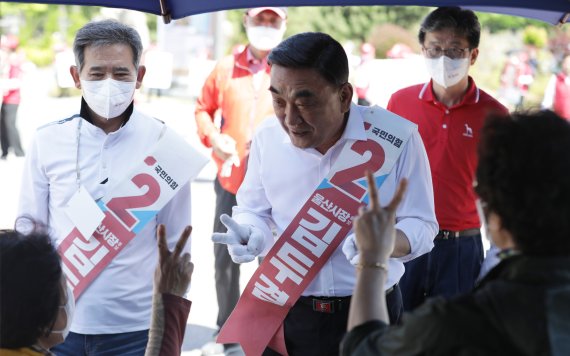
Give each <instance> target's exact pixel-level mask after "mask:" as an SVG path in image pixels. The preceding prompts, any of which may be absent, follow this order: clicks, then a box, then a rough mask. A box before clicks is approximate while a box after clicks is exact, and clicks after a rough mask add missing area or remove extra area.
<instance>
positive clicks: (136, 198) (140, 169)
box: [58, 129, 208, 299]
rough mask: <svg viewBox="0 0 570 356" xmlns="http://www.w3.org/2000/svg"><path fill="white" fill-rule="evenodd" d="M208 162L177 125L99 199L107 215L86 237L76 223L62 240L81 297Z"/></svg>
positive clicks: (64, 260)
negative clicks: (179, 134) (174, 129)
mask: <svg viewBox="0 0 570 356" xmlns="http://www.w3.org/2000/svg"><path fill="white" fill-rule="evenodd" d="M207 162H208V158H207V157H205V156H204V155H202V154H200V153H198V152H197V151H196V150H195V149H194V148H192V147H191V146H190V145H188V144H187V143H186V142H185V141H184V139H182V138H181V137H180V136H178V135H176V134H175V133H173V132H172V130H170V129H167V130H166V131H165V132H164V134H163V135H162V137H161V138H160V139H159V141H158V142H157V143H156V144H155V145H154V147H152V148H151V150H150V153H149V154H148V155H147V156H145V158H144V160H143V161H142V162H140V163H139V164H137V166H136V167H135V168H134V169H133V170H132V171H131V172H130V173H129V175H128V177H127V178H126V179H125V180H123V181H122V182H121V183H119V184H118V185H117V186H116V187H115V188H113V190H111V191H110V192H109V193H108V194H107V195H105V196H104V197H103V198H102V199H101V200H99V201H98V202H97V205H98V206H99V208H100V209H101V210H102V211H103V213H104V214H105V217H104V218H103V221H102V222H101V223H100V224H99V226H98V227H97V229H96V230H95V232H94V233H93V235H92V236H91V237H90V238H86V237H85V236H83V235H82V234H81V232H79V230H78V229H77V228H76V227H74V228H72V230H71V232H70V233H69V234H68V235H67V236H66V237H65V238H64V239H63V241H62V242H61V244H60V245H59V247H58V251H59V254H60V255H61V258H62V268H63V271H64V272H65V275H66V277H67V281H68V282H69V285H70V286H71V288H72V289H73V295H74V296H75V299H78V298H79V296H80V295H81V293H83V292H84V291H85V289H86V288H87V287H88V286H89V285H90V284H91V282H92V281H93V280H95V278H97V276H98V275H99V274H100V273H101V272H102V271H103V270H104V269H105V267H107V265H108V264H109V263H110V262H111V261H112V260H113V258H114V257H115V256H117V255H118V254H119V252H121V250H122V249H123V248H124V247H125V246H126V245H127V244H128V243H129V242H130V241H131V240H132V239H133V238H134V237H135V236H136V234H137V233H138V232H140V231H141V230H142V229H143V227H144V226H145V225H146V224H147V223H148V222H149V221H150V220H152V219H153V218H154V217H155V215H156V214H157V213H158V212H159V211H160V210H161V209H162V208H163V207H164V206H165V205H166V204H167V203H168V202H169V201H170V200H171V199H172V198H173V197H174V196H175V195H176V193H177V192H178V191H179V190H180V189H181V187H182V186H184V184H186V183H187V182H189V181H190V179H192V178H194V177H195V176H196V175H198V173H199V172H200V170H201V169H202V167H204V165H205V164H206V163H207ZM148 278H152V276H149V277H148Z"/></svg>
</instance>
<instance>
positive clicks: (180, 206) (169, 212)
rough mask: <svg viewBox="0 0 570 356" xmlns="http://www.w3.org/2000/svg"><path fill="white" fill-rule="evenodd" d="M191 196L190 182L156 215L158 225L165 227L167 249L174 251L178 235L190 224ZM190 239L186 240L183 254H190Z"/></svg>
mask: <svg viewBox="0 0 570 356" xmlns="http://www.w3.org/2000/svg"><path fill="white" fill-rule="evenodd" d="M190 203H191V195H190V182H188V183H186V184H184V186H182V187H181V188H180V191H178V193H176V195H175V196H174V197H173V198H172V199H171V200H170V201H169V202H168V204H166V205H165V206H164V208H162V209H161V210H160V211H159V212H158V214H157V226H158V224H164V226H165V227H166V240H167V241H168V248H169V249H170V250H173V249H174V246H175V245H176V242H177V241H178V238H179V237H180V234H181V233H182V231H183V230H184V228H185V227H186V226H187V225H190V224H191V208H190ZM190 246H191V238H190V239H188V242H187V243H186V246H185V247H184V252H188V253H190Z"/></svg>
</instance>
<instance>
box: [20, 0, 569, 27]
mask: <svg viewBox="0 0 570 356" xmlns="http://www.w3.org/2000/svg"><path fill="white" fill-rule="evenodd" d="M10 2H22V3H44V4H63V5H88V6H106V7H117V8H123V9H131V10H137V11H143V12H148V13H151V14H156V15H161V16H163V18H164V22H166V23H168V22H170V19H171V18H172V19H180V18H183V17H186V16H190V15H195V14H200V13H205V12H213V11H219V10H228V9H240V8H249V7H258V6H372V5H396V6H462V7H467V8H470V9H472V10H475V11H485V12H494V13H499V14H507V15H515V16H522V17H527V18H532V19H538V20H542V21H545V22H548V23H551V24H564V23H566V22H568V19H569V18H570V0H459V1H457V0H425V1H422V0H39V1H37V0H33V1H28V0H15V1H12V0H10Z"/></svg>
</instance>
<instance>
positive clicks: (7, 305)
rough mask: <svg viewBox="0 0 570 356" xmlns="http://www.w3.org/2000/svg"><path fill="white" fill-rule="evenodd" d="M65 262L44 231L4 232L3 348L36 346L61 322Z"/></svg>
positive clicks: (0, 243) (0, 235)
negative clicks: (59, 320)
mask: <svg viewBox="0 0 570 356" xmlns="http://www.w3.org/2000/svg"><path fill="white" fill-rule="evenodd" d="M61 276H62V270H61V260H60V258H59V255H58V253H57V251H56V249H55V247H54V246H53V244H52V242H51V239H50V237H49V235H48V234H47V233H46V232H44V231H43V229H41V228H37V229H36V230H34V231H32V232H31V233H30V234H27V235H24V234H22V233H20V232H18V231H15V230H0V347H1V348H7V349H16V348H20V347H26V346H31V345H33V344H34V343H35V342H36V341H37V340H38V338H40V337H41V336H45V335H47V334H48V333H49V332H50V331H51V329H52V328H53V325H54V323H55V321H56V319H57V314H58V311H59V305H60V297H61V287H60V286H61Z"/></svg>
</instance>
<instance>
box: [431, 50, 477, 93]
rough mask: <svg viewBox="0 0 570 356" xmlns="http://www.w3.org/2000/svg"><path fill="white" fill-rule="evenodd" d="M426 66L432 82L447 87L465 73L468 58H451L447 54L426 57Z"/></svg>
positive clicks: (456, 81)
mask: <svg viewBox="0 0 570 356" xmlns="http://www.w3.org/2000/svg"><path fill="white" fill-rule="evenodd" d="M425 62H426V67H427V70H428V72H429V75H430V76H431V78H432V79H433V81H434V82H436V83H437V84H439V85H441V86H442V87H444V88H449V87H451V86H453V85H455V84H457V83H459V81H460V80H461V79H463V78H465V76H466V75H467V71H468V70H469V62H470V58H459V59H451V58H449V57H447V56H441V57H439V58H426V59H425Z"/></svg>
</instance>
